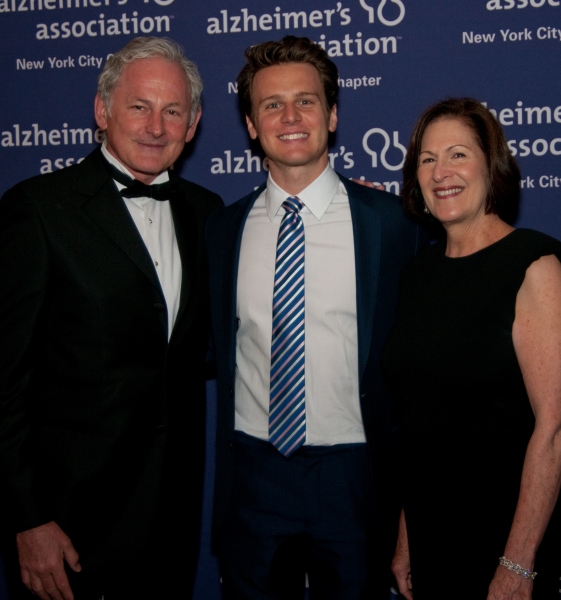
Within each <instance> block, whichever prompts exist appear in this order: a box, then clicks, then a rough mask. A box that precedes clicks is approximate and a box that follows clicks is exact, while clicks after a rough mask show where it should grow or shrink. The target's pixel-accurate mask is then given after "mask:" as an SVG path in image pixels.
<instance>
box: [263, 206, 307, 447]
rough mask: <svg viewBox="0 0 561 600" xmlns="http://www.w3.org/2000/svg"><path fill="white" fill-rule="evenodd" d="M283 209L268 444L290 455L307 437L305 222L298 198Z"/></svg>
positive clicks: (274, 320)
mask: <svg viewBox="0 0 561 600" xmlns="http://www.w3.org/2000/svg"><path fill="white" fill-rule="evenodd" d="M282 206H283V208H284V209H285V211H286V213H285V215H284V217H283V219H282V222H281V226H280V229H279V235H278V239H277V259H276V265H275V289H274V293H273V336H272V343H271V397H270V405H269V441H270V442H271V444H273V446H275V448H276V449H277V450H278V451H279V452H281V453H282V454H284V455H285V456H287V457H288V456H290V455H291V454H292V453H293V452H294V451H295V450H297V449H298V448H299V447H300V446H301V445H302V444H303V443H304V441H305V439H306V405H305V391H306V382H305V377H304V339H305V336H304V334H305V331H304V223H303V222H302V217H301V216H300V214H299V211H300V210H301V209H302V206H303V205H302V203H301V202H300V200H299V199H298V198H296V197H292V198H287V200H286V201H285V202H283V205H282Z"/></svg>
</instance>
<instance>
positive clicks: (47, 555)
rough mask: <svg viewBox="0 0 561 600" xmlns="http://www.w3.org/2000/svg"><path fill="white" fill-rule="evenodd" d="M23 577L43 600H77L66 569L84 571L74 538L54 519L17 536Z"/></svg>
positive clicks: (28, 585)
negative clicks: (74, 544) (65, 563)
mask: <svg viewBox="0 0 561 600" xmlns="http://www.w3.org/2000/svg"><path fill="white" fill-rule="evenodd" d="M16 541H17V547H18V555H19V564H20V568H21V580H22V581H23V583H24V585H25V586H26V587H27V588H28V589H29V590H31V591H32V592H33V593H34V594H35V595H36V596H39V598H41V600H74V594H73V593H72V590H71V589H70V583H69V582H68V577H67V576H66V572H65V570H64V561H65V560H66V562H67V563H68V565H69V566H70V568H71V569H72V570H73V571H76V572H79V571H81V570H82V567H81V566H80V563H79V562H78V553H77V552H76V550H75V549H74V546H73V545H72V542H71V541H70V538H69V537H68V536H67V535H66V534H65V533H64V531H62V529H61V528H60V527H59V526H58V525H57V524H56V523H55V522H54V521H51V522H49V523H45V525H40V526H39V527H34V528H33V529H28V530H27V531H22V532H21V533H18V534H17V537H16Z"/></svg>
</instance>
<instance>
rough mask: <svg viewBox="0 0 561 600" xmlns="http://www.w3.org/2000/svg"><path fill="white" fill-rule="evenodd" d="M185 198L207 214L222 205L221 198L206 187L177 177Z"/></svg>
mask: <svg viewBox="0 0 561 600" xmlns="http://www.w3.org/2000/svg"><path fill="white" fill-rule="evenodd" d="M177 182H178V183H179V185H180V187H181V189H182V191H183V193H184V194H185V197H186V198H187V200H188V201H189V202H190V203H191V204H192V205H193V206H194V207H195V208H196V209H197V210H200V211H203V212H207V213H208V214H210V213H212V212H214V211H216V210H218V209H219V208H221V207H223V206H224V202H223V201H222V198H221V197H220V196H219V195H218V194H216V193H215V192H212V191H211V190H208V189H207V188H205V187H203V186H202V185H199V184H197V183H193V182H192V181H188V180H187V179H183V178H182V177H179V178H178V179H177Z"/></svg>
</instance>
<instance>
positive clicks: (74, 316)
mask: <svg viewBox="0 0 561 600" xmlns="http://www.w3.org/2000/svg"><path fill="white" fill-rule="evenodd" d="M179 186H180V188H181V197H177V198H175V199H173V200H172V201H171V209H172V214H173V220H174V226H175V233H176V237H177V243H178V246H179V251H180V254H181V260H182V269H183V277H182V284H181V303H180V308H179V313H178V315H177V320H176V322H175V326H174V329H173V332H172V335H171V339H170V340H169V343H168V331H167V329H168V325H167V323H168V320H167V312H166V304H165V299H164V296H163V293H162V290H161V287H160V284H159V281H158V277H157V274H156V272H155V270H154V266H153V264H152V261H151V258H150V255H149V254H148V251H147V249H146V247H145V245H144V243H143V241H142V239H141V237H140V235H139V233H138V231H137V229H136V227H135V225H134V223H133V221H132V218H131V217H130V214H129V213H128V211H127V208H126V206H125V205H124V202H123V201H122V199H121V198H120V196H119V195H118V194H117V190H116V187H115V185H114V183H113V180H112V179H111V178H110V176H109V174H108V173H107V171H106V169H105V166H104V163H103V159H102V155H101V152H100V151H99V150H95V151H94V152H93V153H91V154H90V155H89V156H88V157H86V158H85V159H84V161H83V162H82V163H80V164H79V165H76V166H72V167H69V168H66V169H64V170H62V171H58V172H55V173H51V174H48V175H43V176H39V177H35V178H32V179H29V180H27V181H24V182H22V183H20V184H18V185H16V186H15V187H14V188H12V189H11V190H9V191H8V192H6V194H5V195H4V196H3V197H2V199H1V201H0V207H1V210H0V212H1V214H2V215H3V218H2V219H1V222H0V281H1V282H2V284H1V287H0V329H1V331H2V334H1V335H2V341H1V344H0V353H1V355H0V356H1V357H0V461H1V462H0V464H1V466H2V489H3V496H4V497H5V498H6V499H7V500H8V501H9V506H8V508H7V511H8V512H6V513H4V514H5V515H8V516H9V521H10V526H11V529H12V530H14V531H22V530H26V529H29V528H32V527H35V526H37V525H40V524H42V523H45V522H48V521H51V520H54V521H56V522H57V523H58V524H59V525H60V526H61V528H62V529H63V530H64V531H65V532H66V533H67V534H68V535H69V536H70V538H71V539H72V542H73V543H74V546H75V547H76V549H77V551H78V553H79V554H80V559H81V563H82V566H83V568H84V573H85V572H87V571H86V570H87V569H89V572H90V573H93V572H94V571H100V572H104V571H105V570H107V569H117V570H118V569H119V568H120V567H121V566H122V565H125V566H130V565H134V564H135V561H136V560H137V559H138V557H139V556H141V555H144V556H145V553H146V551H147V550H148V551H158V552H161V551H162V548H161V547H160V548H157V549H156V548H148V549H147V545H148V546H151V545H152V544H149V543H148V541H149V540H153V539H154V535H155V533H154V532H155V531H157V530H158V528H161V529H162V527H163V526H162V523H164V522H165V523H167V522H173V523H174V528H175V529H174V532H173V534H174V536H177V537H179V536H180V535H181V534H183V533H184V534H185V535H187V536H190V537H188V539H187V540H185V542H186V547H187V548H188V551H189V552H196V547H197V546H198V535H197V533H198V526H199V521H198V519H199V515H198V513H197V510H196V509H193V508H192V507H193V506H197V505H198V504H199V503H200V499H201V490H202V473H203V456H204V414H205V413H204V410H205V409H204V380H203V377H204V375H203V373H204V359H205V351H206V347H207V338H208V323H207V317H208V292H207V270H206V260H205V257H204V251H203V241H202V240H203V231H204V226H205V222H206V219H207V217H208V216H209V214H210V213H212V212H213V211H214V210H215V209H216V208H217V207H219V206H220V205H221V200H220V199H219V197H218V196H217V195H216V194H213V193H212V192H209V191H208V190H205V189H204V188H202V187H200V186H198V185H195V184H193V183H190V182H187V181H185V180H179ZM186 481H188V486H187V491H186V492H183V489H184V488H185V482H186ZM186 506H189V509H186V508H185V507H186ZM156 537H157V535H156ZM192 538H194V544H193V539H192ZM186 552H187V550H186Z"/></svg>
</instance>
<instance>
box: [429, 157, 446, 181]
mask: <svg viewBox="0 0 561 600" xmlns="http://www.w3.org/2000/svg"><path fill="white" fill-rule="evenodd" d="M450 174H451V169H450V165H448V163H447V162H446V161H444V160H437V161H436V162H435V164H434V169H433V171H432V178H433V179H434V181H436V182H437V183H439V182H441V181H443V180H444V179H446V177H449V176H450Z"/></svg>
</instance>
